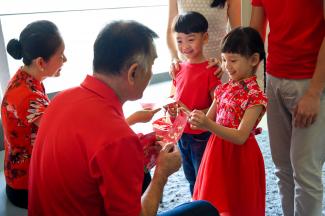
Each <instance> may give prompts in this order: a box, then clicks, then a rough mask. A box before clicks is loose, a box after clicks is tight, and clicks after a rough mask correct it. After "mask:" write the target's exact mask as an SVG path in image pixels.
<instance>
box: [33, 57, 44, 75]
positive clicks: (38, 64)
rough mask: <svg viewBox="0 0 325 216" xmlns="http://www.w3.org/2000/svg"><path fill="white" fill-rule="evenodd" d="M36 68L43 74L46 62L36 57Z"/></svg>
mask: <svg viewBox="0 0 325 216" xmlns="http://www.w3.org/2000/svg"><path fill="white" fill-rule="evenodd" d="M34 61H35V64H36V67H37V69H38V70H39V71H41V72H43V71H44V68H45V66H46V62H45V60H44V59H43V58H42V57H37V58H36V59H35V60H34Z"/></svg>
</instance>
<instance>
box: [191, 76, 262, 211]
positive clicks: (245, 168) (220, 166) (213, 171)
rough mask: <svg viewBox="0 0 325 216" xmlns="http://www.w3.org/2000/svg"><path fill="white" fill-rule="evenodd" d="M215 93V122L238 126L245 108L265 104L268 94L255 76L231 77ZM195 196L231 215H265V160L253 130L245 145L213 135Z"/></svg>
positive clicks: (233, 126) (194, 197)
mask: <svg viewBox="0 0 325 216" xmlns="http://www.w3.org/2000/svg"><path fill="white" fill-rule="evenodd" d="M215 94H216V99H217V102H218V107H217V110H216V115H217V118H216V122H217V123H218V124H221V125H224V126H226V127H229V128H238V126H239V124H240V122H241V120H242V117H243V115H244V113H245V110H246V109H248V108H250V107H252V106H256V105H263V106H266V97H265V95H264V93H263V92H262V91H261V90H260V89H259V87H258V84H257V82H256V77H253V78H248V79H246V80H243V81H240V82H233V81H230V82H229V83H227V84H223V85H222V86H218V87H217V89H216V91H215ZM263 113H264V112H263ZM263 113H262V114H261V117H262V115H263ZM258 122H259V120H258V121H257V122H256V124H258ZM253 132H254V130H253ZM193 199H194V200H201V199H202V200H208V201H210V202H211V203H212V204H213V205H214V206H215V207H216V208H217V209H218V210H219V211H220V212H228V213H230V215H232V216H252V215H254V216H262V215H265V170H264V161H263V156H262V154H261V151H260V149H259V147H258V144H257V141H256V139H255V137H254V135H253V133H252V134H251V135H250V136H249V138H248V139H247V141H246V142H245V143H244V144H243V145H236V144H232V143H231V142H228V141H225V140H223V139H221V138H219V137H217V136H216V135H214V134H212V135H211V137H210V139H209V141H208V144H207V147H206V149H205V152H204V155H203V158H202V161H201V165H200V169H199V172H198V176H197V178H196V183H195V188H194V194H193Z"/></svg>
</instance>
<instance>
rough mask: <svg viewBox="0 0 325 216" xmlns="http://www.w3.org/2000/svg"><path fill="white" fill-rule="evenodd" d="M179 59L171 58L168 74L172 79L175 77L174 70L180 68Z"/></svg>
mask: <svg viewBox="0 0 325 216" xmlns="http://www.w3.org/2000/svg"><path fill="white" fill-rule="evenodd" d="M180 62H181V61H180V60H179V59H173V60H172V63H171V64H170V69H169V76H170V77H171V78H172V79H175V77H176V72H177V71H179V69H180V66H179V63H180Z"/></svg>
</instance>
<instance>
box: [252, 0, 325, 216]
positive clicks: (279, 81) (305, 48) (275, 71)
mask: <svg viewBox="0 0 325 216" xmlns="http://www.w3.org/2000/svg"><path fill="white" fill-rule="evenodd" d="M252 5H253V9H252V17H251V26H252V27H254V28H256V29H257V30H258V31H260V33H261V34H262V35H263V36H265V26H266V24H267V21H268V23H269V27H270V33H269V34H268V44H269V47H268V58H267V65H266V66H267V67H266V68H267V74H268V77H267V96H268V99H269V104H268V110H267V111H268V112H267V114H268V115H267V120H268V127H269V135H270V145H271V152H272V158H273V161H274V163H275V166H276V175H277V177H278V179H279V189H280V195H281V199H282V209H283V213H284V215H285V216H289V215H290V216H292V215H295V216H306V215H308V216H316V215H317V216H320V215H321V214H322V197H323V184H322V166H323V164H324V161H325V141H324V140H325V133H324V128H325V91H324V86H325V39H324V37H325V20H324V19H325V0H313V1H305V0H252Z"/></svg>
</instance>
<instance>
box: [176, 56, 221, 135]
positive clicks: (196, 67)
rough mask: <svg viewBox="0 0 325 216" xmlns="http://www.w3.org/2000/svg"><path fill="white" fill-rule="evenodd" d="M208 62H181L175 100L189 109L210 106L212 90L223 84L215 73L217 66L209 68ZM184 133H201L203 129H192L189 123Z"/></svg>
mask: <svg viewBox="0 0 325 216" xmlns="http://www.w3.org/2000/svg"><path fill="white" fill-rule="evenodd" d="M207 66H208V62H203V63H200V64H190V63H187V62H184V63H181V64H180V70H179V71H178V73H177V74H176V78H175V80H174V85H175V87H176V94H175V100H176V101H181V102H182V103H183V104H185V105H186V106H187V108H188V109H190V110H194V109H198V110H202V109H207V108H209V107H210V105H211V103H212V99H211V96H210V92H211V91H213V90H214V89H215V87H216V86H217V85H219V84H221V81H220V79H218V78H217V77H216V76H215V75H214V74H213V73H214V72H215V71H216V68H215V67H212V68H209V69H207V68H206V67H207ZM184 133H190V134H199V133H202V131H201V130H192V129H191V128H190V126H189V124H187V125H186V127H185V129H184Z"/></svg>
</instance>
